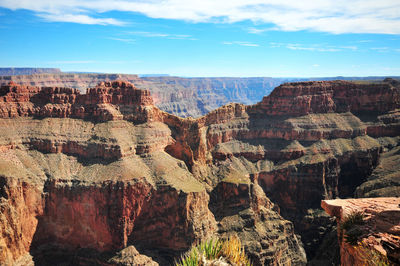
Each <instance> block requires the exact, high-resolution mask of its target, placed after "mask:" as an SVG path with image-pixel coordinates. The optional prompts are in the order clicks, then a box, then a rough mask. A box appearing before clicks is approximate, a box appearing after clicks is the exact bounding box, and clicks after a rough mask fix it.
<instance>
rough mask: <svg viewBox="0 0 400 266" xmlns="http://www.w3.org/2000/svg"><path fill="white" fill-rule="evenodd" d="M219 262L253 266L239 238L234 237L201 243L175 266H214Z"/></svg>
mask: <svg viewBox="0 0 400 266" xmlns="http://www.w3.org/2000/svg"><path fill="white" fill-rule="evenodd" d="M217 261H219V262H225V263H229V264H232V265H241V266H242V265H243V266H248V265H249V266H250V265H251V263H250V260H249V259H248V257H247V255H246V253H245V252H244V249H243V247H242V243H241V241H240V239H239V238H238V237H237V236H232V237H230V238H229V239H227V240H219V239H216V240H215V239H210V240H207V241H204V242H201V243H200V244H199V245H197V246H193V247H192V248H191V249H190V250H189V251H188V252H187V253H185V254H184V255H183V256H182V257H181V259H180V260H179V261H178V262H177V263H175V265H176V266H202V265H214V263H215V262H217Z"/></svg>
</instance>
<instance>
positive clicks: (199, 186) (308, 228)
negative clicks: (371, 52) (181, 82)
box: [0, 81, 400, 265]
mask: <svg viewBox="0 0 400 266" xmlns="http://www.w3.org/2000/svg"><path fill="white" fill-rule="evenodd" d="M354 95H357V97H354ZM399 107H400V87H399V86H397V85H396V84H392V83H388V82H384V83H380V84H354V83H351V82H343V81H331V82H305V83H289V84H284V85H281V86H279V87H277V88H276V89H275V90H274V92H273V93H272V94H271V95H270V96H268V97H265V98H264V99H263V100H262V101H261V102H260V103H258V104H255V105H250V106H245V105H243V104H228V105H225V106H223V107H221V108H219V109H216V110H214V111H212V112H210V113H209V114H207V115H205V116H203V117H200V118H197V119H193V118H186V119H183V118H179V117H176V116H174V115H171V114H168V113H166V112H163V111H161V110H160V109H158V108H157V107H155V106H154V105H153V99H152V97H151V96H150V93H149V92H148V91H146V90H140V89H137V88H136V87H135V86H134V85H132V84H130V83H128V82H122V81H113V82H103V83H100V84H99V85H97V86H96V87H95V88H90V89H88V90H87V93H86V94H81V93H80V92H79V91H77V90H75V89H69V88H59V87H47V88H40V87H31V86H21V85H16V84H15V83H11V84H8V85H6V86H2V87H1V88H0V117H1V118H0V133H1V134H0V150H1V153H0V156H1V160H0V197H1V202H0V204H1V205H0V207H1V210H2V212H1V214H0V219H1V220H2V223H1V226H2V227H0V261H1V262H2V263H3V264H6V265H11V264H12V263H20V264H24V263H27V262H29V260H31V261H32V260H33V261H35V262H37V263H39V264H41V265H46V264H52V263H53V264H54V263H57V262H58V261H66V260H67V261H69V262H70V263H75V264H76V263H80V264H81V265H85V262H86V264H90V263H93V262H94V261H95V262H96V263H98V264H101V263H109V264H113V263H114V264H115V263H117V261H121V256H122V257H124V256H126V254H132V257H138V260H139V259H140V260H147V259H149V260H150V258H148V257H151V258H152V259H153V260H156V261H157V262H158V263H160V264H168V263H171V262H172V261H173V260H174V258H176V257H177V256H179V254H180V253H181V252H183V251H185V250H187V249H188V248H190V246H191V245H192V244H194V243H196V242H198V241H200V240H202V239H205V238H208V237H212V236H213V235H219V236H220V237H222V238H224V237H228V236H229V235H231V234H236V235H238V236H239V237H240V238H241V240H242V243H243V244H244V246H245V249H246V252H247V253H248V255H249V257H250V258H251V259H252V260H253V262H254V264H255V265H261V264H287V263H289V262H291V263H293V264H296V265H302V264H305V262H306V258H305V253H304V249H303V245H302V243H304V247H305V251H306V252H307V255H308V256H309V257H312V256H313V255H314V254H315V252H316V248H317V247H318V246H319V243H320V242H321V241H322V239H323V237H324V236H325V235H326V234H328V233H329V230H330V229H331V226H332V219H331V218H330V217H329V216H328V215H324V214H323V213H322V212H321V211H320V207H319V204H320V201H321V200H323V199H332V198H336V197H339V196H340V197H349V196H352V195H353V193H354V191H355V189H356V188H357V187H358V186H359V185H360V184H362V183H363V182H365V181H366V180H367V178H368V177H369V176H370V175H371V173H373V172H374V171H376V170H374V169H375V167H376V166H377V165H379V160H380V157H381V154H382V152H383V151H387V150H390V149H393V147H397V145H398V143H399V132H400V131H399V128H400V120H399V119H398V118H399V117H400V115H399V109H398V108H399ZM296 233H297V234H300V235H301V240H300V238H298V236H296ZM129 247H132V248H129ZM127 248H129V249H127ZM136 249H137V251H138V252H139V253H141V254H142V255H143V257H141V256H142V255H140V254H138V253H137V252H136ZM89 251H90V252H89ZM82 253H84V254H82ZM85 254H92V255H91V256H90V257H89V258H88V256H85ZM124 254H125V255H124ZM145 255H147V256H148V257H146V256H145ZM132 260H134V259H132ZM128 261H129V259H128V260H127V262H126V263H133V262H128ZM118 263H119V262H118ZM106 265H107V264H106Z"/></svg>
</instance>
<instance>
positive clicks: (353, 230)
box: [340, 211, 364, 245]
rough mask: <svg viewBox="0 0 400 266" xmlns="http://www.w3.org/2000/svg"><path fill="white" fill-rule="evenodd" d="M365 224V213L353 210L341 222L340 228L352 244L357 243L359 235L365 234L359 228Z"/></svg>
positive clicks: (346, 239)
mask: <svg viewBox="0 0 400 266" xmlns="http://www.w3.org/2000/svg"><path fill="white" fill-rule="evenodd" d="M363 224H364V213H363V212H361V211H353V212H352V213H350V214H349V215H347V216H346V217H345V218H344V219H343V222H341V224H340V230H341V231H342V234H343V231H344V232H345V235H344V238H345V241H346V242H347V243H349V244H350V245H356V244H357V241H358V239H359V237H360V236H361V235H362V234H363V232H362V230H361V229H360V228H359V226H360V225H363Z"/></svg>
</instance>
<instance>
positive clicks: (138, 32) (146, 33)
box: [125, 31, 197, 41]
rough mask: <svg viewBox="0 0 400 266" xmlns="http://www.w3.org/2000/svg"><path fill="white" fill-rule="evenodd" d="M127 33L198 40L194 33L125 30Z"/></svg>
mask: <svg viewBox="0 0 400 266" xmlns="http://www.w3.org/2000/svg"><path fill="white" fill-rule="evenodd" d="M125 34H128V35H136V36H142V37H156V38H167V39H173V40H191V41H195V40H197V39H196V38H193V37H192V35H186V34H169V33H158V32H148V31H130V32H125Z"/></svg>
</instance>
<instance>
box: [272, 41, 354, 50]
mask: <svg viewBox="0 0 400 266" xmlns="http://www.w3.org/2000/svg"><path fill="white" fill-rule="evenodd" d="M269 45H270V47H271V48H282V47H283V48H287V49H289V50H300V51H315V52H339V51H343V50H352V51H356V50H358V47H357V46H354V45H353V46H333V45H329V46H325V45H323V44H311V45H304V44H299V43H279V42H270V43H269Z"/></svg>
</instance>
